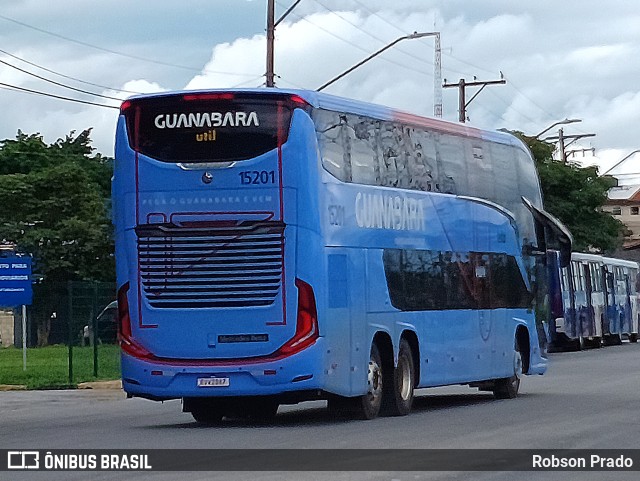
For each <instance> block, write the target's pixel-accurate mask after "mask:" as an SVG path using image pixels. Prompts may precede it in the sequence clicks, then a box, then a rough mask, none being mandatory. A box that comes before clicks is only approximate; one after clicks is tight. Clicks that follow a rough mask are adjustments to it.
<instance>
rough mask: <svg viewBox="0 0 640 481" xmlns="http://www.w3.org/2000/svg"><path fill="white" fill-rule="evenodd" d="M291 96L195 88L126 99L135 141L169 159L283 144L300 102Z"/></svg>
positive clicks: (248, 153) (235, 155) (209, 157)
mask: <svg viewBox="0 0 640 481" xmlns="http://www.w3.org/2000/svg"><path fill="white" fill-rule="evenodd" d="M301 105H303V104H301V103H300V104H296V103H295V102H294V101H293V100H292V98H291V96H286V95H277V96H264V95H251V94H245V95H238V94H230V93H193V94H184V95H167V96H160V97H150V98H142V99H133V100H131V101H129V102H125V104H123V107H122V112H123V114H124V115H125V118H126V123H127V131H128V136H129V144H130V146H131V148H133V149H134V150H135V151H137V152H140V153H141V154H144V155H146V156H148V157H151V158H153V159H156V160H161V161H164V162H181V163H187V162H198V163H202V162H233V161H239V160H246V159H252V158H254V157H257V156H259V155H262V154H264V153H266V152H269V151H270V150H272V149H275V148H276V147H278V145H282V144H283V143H284V142H285V141H286V140H287V136H288V133H289V124H290V122H291V115H292V112H293V109H294V108H295V107H296V106H301Z"/></svg>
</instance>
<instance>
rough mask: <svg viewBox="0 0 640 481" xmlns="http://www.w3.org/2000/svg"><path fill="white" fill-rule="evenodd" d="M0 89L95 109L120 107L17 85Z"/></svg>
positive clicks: (2, 85) (117, 108)
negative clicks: (41, 96) (92, 106)
mask: <svg viewBox="0 0 640 481" xmlns="http://www.w3.org/2000/svg"><path fill="white" fill-rule="evenodd" d="M0 87H7V88H9V89H12V90H18V91H20V92H27V93H30V94H37V95H43V96H45V97H51V98H54V99H59V100H66V101H68V102H76V103H79V104H85V105H94V106H96V107H105V108H107V109H116V110H119V109H120V107H115V106H113V105H105V104H99V103H97V102H89V101H88V100H80V99H73V98H71V97H63V96H61V95H54V94H50V93H48V92H41V91H39V90H32V89H28V88H25V87H18V86H17V85H11V84H7V83H3V82H0ZM118 100H119V99H118Z"/></svg>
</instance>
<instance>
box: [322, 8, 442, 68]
mask: <svg viewBox="0 0 640 481" xmlns="http://www.w3.org/2000/svg"><path fill="white" fill-rule="evenodd" d="M313 1H314V2H316V3H317V4H318V5H320V6H322V7H323V8H324V9H326V10H328V11H329V13H331V14H333V15H335V16H337V17H338V18H340V19H342V20H343V21H344V22H346V23H348V24H349V25H351V26H353V27H355V28H356V29H358V30H360V31H361V32H362V33H364V34H365V35H368V36H369V37H371V38H372V39H374V40H377V41H378V42H382V43H383V44H387V43H388V41H387V40H383V39H381V38H380V37H377V36H375V35H373V34H372V33H369V32H367V31H366V30H364V29H363V28H361V27H359V26H358V25H356V24H355V23H353V22H352V21H351V20H349V19H347V18H345V17H343V16H342V15H340V14H339V13H338V12H335V11H333V10H331V9H330V8H329V7H327V6H326V5H325V4H324V3H322V2H321V1H320V0H313ZM387 23H388V22H387ZM403 33H404V34H405V35H406V33H407V32H403ZM395 50H396V51H398V52H400V53H403V54H405V55H407V56H409V57H411V58H412V59H413V60H417V61H418V62H423V63H426V64H427V65H430V66H433V64H432V63H431V62H428V61H426V60H425V59H424V58H420V57H418V56H416V55H413V54H411V53H409V52H405V51H404V50H402V49H401V48H396V49H395Z"/></svg>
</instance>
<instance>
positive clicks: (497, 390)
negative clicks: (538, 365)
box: [493, 340, 522, 399]
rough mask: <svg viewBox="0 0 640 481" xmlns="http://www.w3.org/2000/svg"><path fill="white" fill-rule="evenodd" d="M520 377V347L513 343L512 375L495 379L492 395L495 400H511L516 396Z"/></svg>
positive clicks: (516, 342)
mask: <svg viewBox="0 0 640 481" xmlns="http://www.w3.org/2000/svg"><path fill="white" fill-rule="evenodd" d="M521 377H522V355H521V354H520V346H519V345H518V341H517V340H516V341H515V344H514V348H513V375H512V376H510V377H505V378H502V379H496V381H495V385H494V387H493V395H494V397H495V398H496V399H513V398H515V397H517V396H518V391H519V390H520V378H521Z"/></svg>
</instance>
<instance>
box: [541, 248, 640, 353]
mask: <svg viewBox="0 0 640 481" xmlns="http://www.w3.org/2000/svg"><path fill="white" fill-rule="evenodd" d="M549 265H551V263H550V264H549ZM639 272H640V270H639V266H638V263H637V262H634V261H629V260H623V259H614V258H611V257H604V256H601V255H597V254H584V253H578V252H574V253H573V254H572V255H571V263H570V264H568V265H567V266H566V267H564V268H559V267H558V268H557V269H556V270H555V275H556V276H559V277H560V282H559V283H557V284H555V286H557V287H556V288H555V289H554V288H552V289H550V292H555V295H554V294H552V297H558V296H560V297H561V303H560V307H559V308H554V309H552V311H553V315H552V318H553V319H554V321H553V322H552V323H551V329H550V334H551V338H550V343H551V347H552V348H553V349H557V350H563V349H584V348H588V347H600V346H601V345H611V344H620V343H621V342H622V339H623V338H626V339H628V340H629V341H631V342H636V341H637V339H638V317H639V313H638V282H639V281H640V278H639V276H638V274H639ZM552 275H553V274H552Z"/></svg>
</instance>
